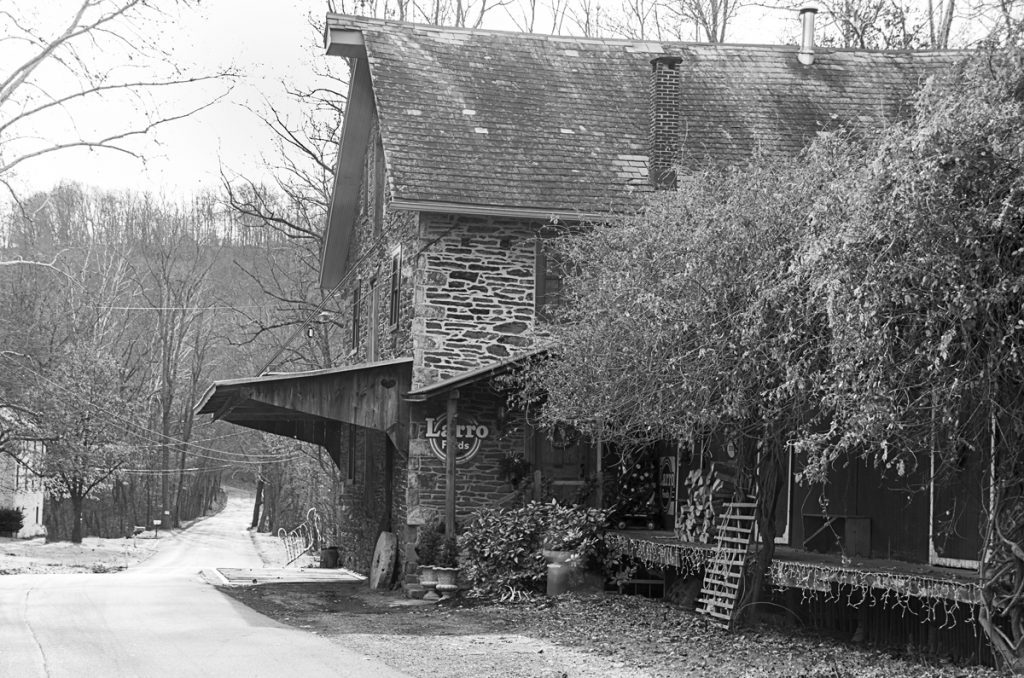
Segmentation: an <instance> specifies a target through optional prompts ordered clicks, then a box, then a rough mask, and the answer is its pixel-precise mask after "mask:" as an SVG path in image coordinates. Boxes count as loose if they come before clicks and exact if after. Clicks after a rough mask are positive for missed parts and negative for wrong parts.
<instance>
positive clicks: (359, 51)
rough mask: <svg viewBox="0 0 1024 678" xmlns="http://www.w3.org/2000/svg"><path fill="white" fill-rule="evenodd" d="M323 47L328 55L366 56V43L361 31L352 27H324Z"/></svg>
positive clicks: (358, 57) (359, 57) (357, 57)
mask: <svg viewBox="0 0 1024 678" xmlns="http://www.w3.org/2000/svg"><path fill="white" fill-rule="evenodd" d="M324 48H325V49H326V50H327V54H328V55H329V56H342V57H354V58H356V59H362V58H365V57H366V43H365V42H364V41H363V32H362V31H360V30H358V29H354V28H342V27H340V26H327V28H325V29H324Z"/></svg>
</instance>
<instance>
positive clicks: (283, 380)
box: [195, 358, 413, 450]
mask: <svg viewBox="0 0 1024 678" xmlns="http://www.w3.org/2000/svg"><path fill="white" fill-rule="evenodd" d="M412 362H413V361H412V358H399V359H396V360H387V361H382V362H376V363H364V364H361V365H349V366H345V367H333V368H330V369H325V370H314V371H310V372H289V373H271V374H265V375H262V376H259V377H248V378H244V379H225V380H222V381H215V382H214V383H213V384H212V385H211V386H210V388H208V389H207V390H206V393H205V394H204V395H203V397H202V399H201V400H200V401H199V403H198V404H197V405H196V406H195V413H196V414H212V415H213V418H214V419H223V420H224V421H228V422H231V423H232V424H237V425H239V426H245V427H247V428H252V429H256V430H259V431H266V432H267V433H273V434H275V435H280V436H286V437H289V438H296V439H298V440H303V441H306V442H309V443H314V444H317V445H324V446H325V447H327V446H328V445H329V443H332V442H335V441H338V440H339V436H340V432H341V426H342V425H344V424H354V425H356V426H362V427H365V428H371V429H376V430H378V431H384V432H385V433H387V434H388V437H389V438H391V441H392V442H393V443H394V444H395V446H396V447H397V448H398V449H399V450H408V449H409V440H408V436H409V405H408V403H407V402H406V401H405V396H406V395H407V394H408V393H409V388H410V385H411V383H412ZM329 449H330V448H329Z"/></svg>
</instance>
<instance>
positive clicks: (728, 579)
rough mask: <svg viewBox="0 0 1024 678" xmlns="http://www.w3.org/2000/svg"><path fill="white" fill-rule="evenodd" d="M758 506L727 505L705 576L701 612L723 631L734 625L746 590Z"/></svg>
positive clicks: (741, 503) (744, 503)
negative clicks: (735, 614) (734, 615)
mask: <svg viewBox="0 0 1024 678" xmlns="http://www.w3.org/2000/svg"><path fill="white" fill-rule="evenodd" d="M755 506H756V504H755V503H753V502H727V503H726V504H725V505H724V507H725V513H724V514H723V515H722V517H721V518H720V519H719V522H718V535H717V537H716V539H717V541H718V544H717V546H716V547H715V552H714V555H713V556H712V557H711V560H710V561H708V567H707V570H706V571H705V573H704V583H703V585H702V586H701V590H700V598H699V599H698V601H697V603H698V604H697V611H698V612H700V613H701V614H706V615H708V616H709V617H711V623H712V624H714V625H715V626H719V627H721V628H729V625H730V624H731V623H732V618H733V612H734V608H735V607H736V599H737V598H738V597H739V595H740V591H741V590H742V588H743V569H744V567H745V566H746V562H747V550H748V549H749V547H750V540H751V535H752V534H753V533H754V508H755Z"/></svg>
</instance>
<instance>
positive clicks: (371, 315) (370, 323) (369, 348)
mask: <svg viewBox="0 0 1024 678" xmlns="http://www.w3.org/2000/svg"><path fill="white" fill-rule="evenodd" d="M369 292H370V299H369V304H368V308H367V309H366V360H367V361H369V362H374V361H375V360H377V355H378V354H377V326H378V324H379V318H378V317H377V316H378V315H379V314H380V291H379V290H378V288H377V278H376V277H374V278H372V279H371V280H370V290H369Z"/></svg>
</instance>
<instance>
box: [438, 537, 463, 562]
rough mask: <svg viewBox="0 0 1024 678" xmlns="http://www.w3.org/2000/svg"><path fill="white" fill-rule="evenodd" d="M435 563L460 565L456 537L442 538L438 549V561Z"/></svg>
mask: <svg viewBox="0 0 1024 678" xmlns="http://www.w3.org/2000/svg"><path fill="white" fill-rule="evenodd" d="M434 564H435V565H437V566H438V567H458V566H459V545H458V542H457V541H456V540H455V537H444V538H443V539H442V540H441V544H440V547H439V548H438V549H437V561H436V562H435V563H434Z"/></svg>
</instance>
